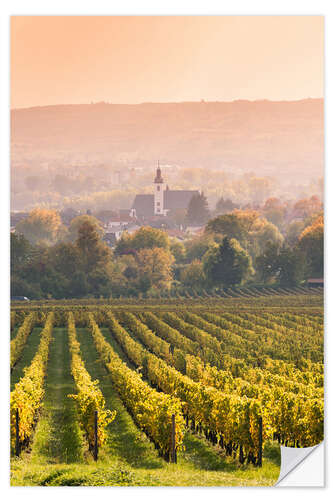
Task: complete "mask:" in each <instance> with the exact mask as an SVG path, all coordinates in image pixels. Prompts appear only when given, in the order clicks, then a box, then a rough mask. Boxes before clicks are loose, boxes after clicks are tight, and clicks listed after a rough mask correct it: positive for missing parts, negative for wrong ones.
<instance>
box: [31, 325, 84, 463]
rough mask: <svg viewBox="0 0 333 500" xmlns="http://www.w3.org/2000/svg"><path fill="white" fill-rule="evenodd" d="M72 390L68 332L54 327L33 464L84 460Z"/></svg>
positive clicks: (32, 450) (32, 456) (33, 452)
mask: <svg viewBox="0 0 333 500" xmlns="http://www.w3.org/2000/svg"><path fill="white" fill-rule="evenodd" d="M74 392H75V388H74V382H73V379H72V376H71V373H70V354H69V350H68V338H67V331H66V329H64V328H55V329H54V332H53V340H52V342H51V346H50V356H49V363H48V374H47V377H46V381H45V397H44V403H43V409H42V414H41V417H40V419H39V422H38V424H37V427H36V432H35V436H34V439H33V443H32V446H31V457H30V460H31V462H32V463H38V464H40V463H73V462H82V461H83V451H84V439H83V437H82V433H81V430H80V428H79V424H78V420H77V417H76V407H75V403H74V401H73V400H72V399H70V398H68V394H73V393H74Z"/></svg>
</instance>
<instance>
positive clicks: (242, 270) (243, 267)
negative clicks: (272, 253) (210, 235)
mask: <svg viewBox="0 0 333 500" xmlns="http://www.w3.org/2000/svg"><path fill="white" fill-rule="evenodd" d="M203 265H204V272H205V275H206V276H207V278H208V280H209V281H210V282H211V283H212V284H216V285H226V286H230V285H237V284H239V283H241V282H242V281H244V280H245V279H246V278H247V277H248V276H250V275H251V274H253V268H252V263H251V257H250V256H249V255H248V253H247V252H246V251H245V250H244V249H243V248H242V247H241V246H240V244H239V243H238V241H237V240H235V239H229V238H227V237H225V238H223V241H222V243H221V244H220V245H216V246H215V247H213V248H211V249H210V250H208V252H207V253H206V254H205V255H204V259H203Z"/></svg>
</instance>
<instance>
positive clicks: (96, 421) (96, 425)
mask: <svg viewBox="0 0 333 500" xmlns="http://www.w3.org/2000/svg"><path fill="white" fill-rule="evenodd" d="M94 431H95V443H94V460H95V461H96V460H97V458H98V411H97V410H95V421H94Z"/></svg>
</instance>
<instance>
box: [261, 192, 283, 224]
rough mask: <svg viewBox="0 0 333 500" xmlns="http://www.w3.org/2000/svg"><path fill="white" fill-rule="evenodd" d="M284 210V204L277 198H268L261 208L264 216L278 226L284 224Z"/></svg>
mask: <svg viewBox="0 0 333 500" xmlns="http://www.w3.org/2000/svg"><path fill="white" fill-rule="evenodd" d="M286 211H287V207H286V205H285V204H283V203H282V202H281V200H279V198H268V199H267V200H266V202H265V205H264V206H263V209H262V212H263V214H264V216H265V218H266V219H267V220H268V221H269V222H272V223H273V224H275V226H277V227H279V228H282V227H283V225H284V218H285V215H286Z"/></svg>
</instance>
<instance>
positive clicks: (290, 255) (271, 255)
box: [256, 242, 305, 286]
mask: <svg viewBox="0 0 333 500" xmlns="http://www.w3.org/2000/svg"><path fill="white" fill-rule="evenodd" d="M304 264H305V262H304V258H303V255H302V254H301V252H300V251H299V250H298V249H292V248H290V247H287V246H283V247H280V246H279V245H277V244H273V243H272V242H268V243H267V245H266V248H265V250H264V252H263V253H262V254H261V255H259V256H258V257H257V259H256V269H257V271H258V274H259V277H260V278H261V280H262V281H263V282H264V283H270V282H273V281H276V282H277V283H279V284H280V285H282V286H295V285H297V284H298V283H300V282H301V281H302V279H303V277H304Z"/></svg>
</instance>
